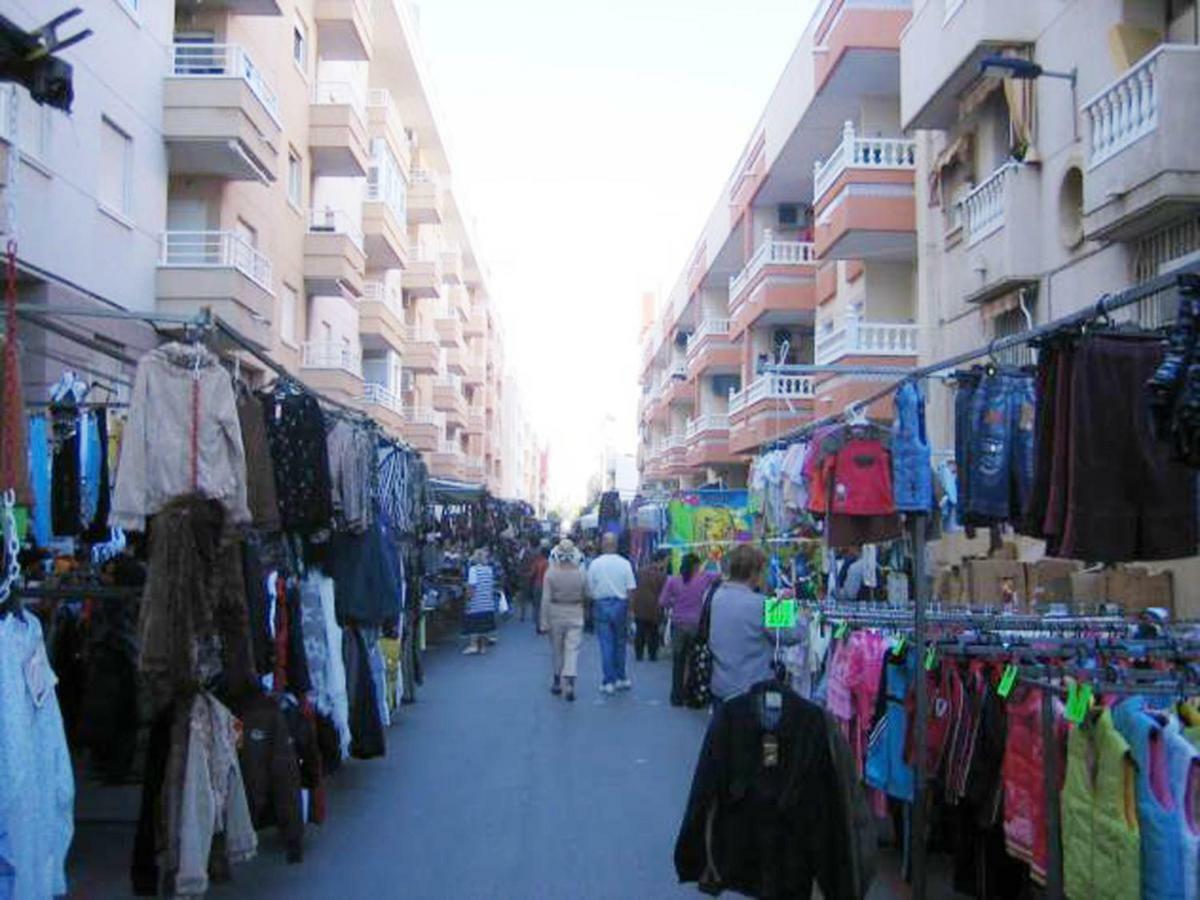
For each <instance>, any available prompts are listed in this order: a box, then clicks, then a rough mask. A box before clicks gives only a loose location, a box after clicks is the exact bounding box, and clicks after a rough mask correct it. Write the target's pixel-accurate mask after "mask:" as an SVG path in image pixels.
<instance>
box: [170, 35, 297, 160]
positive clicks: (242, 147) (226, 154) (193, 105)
mask: <svg viewBox="0 0 1200 900" xmlns="http://www.w3.org/2000/svg"><path fill="white" fill-rule="evenodd" d="M281 130H282V124H281V121H280V118H279V100H278V98H277V97H276V96H275V92H274V91H273V90H272V89H271V87H270V85H268V84H267V82H266V79H265V78H264V77H263V74H262V72H261V71H259V69H258V68H257V67H256V66H255V65H254V63H253V61H252V60H251V59H250V57H249V55H247V53H246V52H245V51H244V50H243V49H242V48H241V47H238V46H236V45H234V44H176V45H175V47H174V49H173V51H172V64H171V72H170V74H169V75H167V78H166V81H165V82H164V84H163V137H164V139H165V140H166V144H167V151H168V153H169V154H170V164H171V172H172V174H179V175H197V176H207V177H213V178H228V179H231V180H240V181H262V182H271V181H274V180H275V179H276V178H277V177H278V169H279V142H280V132H281Z"/></svg>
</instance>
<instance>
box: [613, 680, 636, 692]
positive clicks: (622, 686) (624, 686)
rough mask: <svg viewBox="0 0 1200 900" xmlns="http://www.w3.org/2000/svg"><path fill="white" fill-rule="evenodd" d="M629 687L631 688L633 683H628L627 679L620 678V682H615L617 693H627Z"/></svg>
mask: <svg viewBox="0 0 1200 900" xmlns="http://www.w3.org/2000/svg"><path fill="white" fill-rule="evenodd" d="M631 687H633V682H632V681H630V680H629V679H628V678H622V679H621V680H620V681H618V682H617V690H618V691H627V690H629V689H630V688H631Z"/></svg>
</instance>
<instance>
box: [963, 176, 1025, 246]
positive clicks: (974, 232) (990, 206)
mask: <svg viewBox="0 0 1200 900" xmlns="http://www.w3.org/2000/svg"><path fill="white" fill-rule="evenodd" d="M1020 166H1021V164H1020V163H1016V162H1008V163H1005V164H1004V165H1002V166H1001V167H1000V168H998V169H997V170H996V171H995V172H993V173H992V174H991V175H989V176H988V177H987V178H986V179H985V180H984V181H982V182H981V183H979V184H978V185H976V186H975V189H974V190H972V191H971V193H969V194H967V196H965V197H963V198H962V200H960V201H959V206H960V207H961V208H962V216H961V221H962V226H963V232H964V234H965V236H966V241H967V246H968V247H969V246H971V245H972V244H977V243H978V242H979V241H981V240H983V239H984V238H985V237H987V236H988V235H989V234H992V233H993V232H995V231H999V230H1000V229H1001V228H1002V227H1004V188H1005V183H1006V181H1007V180H1008V178H1009V177H1010V176H1012V175H1013V174H1014V173H1015V172H1016V171H1017V169H1019V168H1020Z"/></svg>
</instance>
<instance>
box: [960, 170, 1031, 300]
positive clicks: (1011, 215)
mask: <svg viewBox="0 0 1200 900" xmlns="http://www.w3.org/2000/svg"><path fill="white" fill-rule="evenodd" d="M1040 199H1041V197H1040V189H1039V183H1038V173H1037V170H1036V169H1034V168H1033V167H1031V166H1023V165H1020V164H1019V163H1006V164H1005V165H1003V166H1001V167H1000V168H999V169H997V170H996V171H995V172H993V173H992V174H991V175H990V176H989V177H988V178H987V179H986V180H984V181H983V182H982V183H980V184H979V185H977V186H976V187H975V189H974V190H973V191H971V193H969V194H967V196H966V197H964V198H963V199H962V200H961V201H959V203H958V204H957V206H956V209H955V210H954V216H953V218H952V220H951V226H952V228H954V227H961V235H960V237H961V239H962V242H963V249H962V251H961V252H962V254H963V255H964V258H963V260H962V261H961V264H959V265H956V266H950V267H948V270H947V271H948V274H950V275H952V276H956V277H958V278H961V279H962V281H961V283H958V284H955V285H950V286H949V288H950V290H951V291H952V294H951V296H960V297H962V298H963V299H964V300H965V301H966V302H968V303H982V302H985V301H987V300H991V299H993V298H995V297H998V296H1000V295H1001V294H1005V293H1008V292H1009V291H1013V290H1016V289H1017V288H1020V287H1023V286H1025V285H1030V284H1036V283H1037V282H1038V279H1039V275H1040V273H1041V268H1042V265H1041V239H1042V232H1041V206H1040ZM953 235H954V232H953V231H952V232H951V237H953Z"/></svg>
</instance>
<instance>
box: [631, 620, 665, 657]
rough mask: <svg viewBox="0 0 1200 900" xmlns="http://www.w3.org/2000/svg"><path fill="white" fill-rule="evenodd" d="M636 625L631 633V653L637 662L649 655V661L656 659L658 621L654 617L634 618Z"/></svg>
mask: <svg viewBox="0 0 1200 900" xmlns="http://www.w3.org/2000/svg"><path fill="white" fill-rule="evenodd" d="M634 623H635V625H636V626H637V628H636V630H635V631H634V635H633V655H634V656H635V657H636V658H637V661H638V662H641V661H642V657H644V656H649V657H650V662H657V661H658V643H659V639H658V622H657V621H656V620H655V619H635V620H634Z"/></svg>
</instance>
